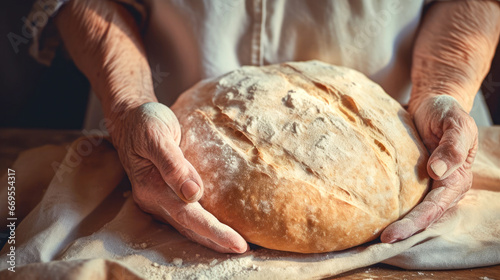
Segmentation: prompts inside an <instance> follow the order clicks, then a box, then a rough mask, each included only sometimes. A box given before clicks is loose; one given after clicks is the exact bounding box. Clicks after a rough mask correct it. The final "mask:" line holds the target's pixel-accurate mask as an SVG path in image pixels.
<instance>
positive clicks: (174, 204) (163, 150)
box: [111, 102, 248, 253]
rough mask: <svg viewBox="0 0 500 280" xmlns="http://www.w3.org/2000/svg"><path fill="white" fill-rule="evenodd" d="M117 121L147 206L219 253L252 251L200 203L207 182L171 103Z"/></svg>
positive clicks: (117, 137) (137, 193) (136, 188)
mask: <svg viewBox="0 0 500 280" xmlns="http://www.w3.org/2000/svg"><path fill="white" fill-rule="evenodd" d="M117 123H118V124H119V125H115V126H114V127H115V128H114V129H113V130H112V133H111V136H112V138H113V142H114V144H115V147H116V148H117V150H118V154H119V156H120V160H121V161H122V164H123V165H124V168H125V171H126V172H127V174H128V176H129V179H130V181H131V183H132V192H133V196H134V200H135V201H136V203H137V204H138V205H139V206H140V208H141V209H142V210H144V211H145V212H148V213H151V214H153V216H155V218H157V219H159V220H162V221H165V222H168V223H169V224H171V225H172V226H174V227H175V228H176V229H177V230H178V231H179V232H180V233H182V234H183V235H185V236H186V237H188V238H190V239H192V240H194V241H196V242H198V243H200V244H202V245H204V246H206V247H209V248H211V249H214V250H216V251H218V252H223V253H243V252H245V251H246V250H247V249H248V244H247V243H246V241H245V240H244V239H243V237H241V236H240V235H239V234H238V233H237V232H236V231H234V230H233V229H231V228H230V227H228V226H227V225H224V224H222V223H220V222H219V221H218V220H217V218H215V217H214V216H213V215H212V214H210V213H209V212H207V211H206V210H205V209H203V207H202V206H201V205H200V204H199V203H198V202H197V201H198V200H199V199H200V198H201V196H202V194H203V182H202V180H201V178H200V176H199V174H198V172H196V170H195V169H194V167H193V166H192V165H191V164H190V163H189V162H188V161H187V160H186V159H185V158H184V155H183V153H182V151H181V149H180V148H179V143H180V138H181V131H180V127H179V123H178V121H177V118H176V117H175V115H174V113H173V112H172V111H171V110H170V109H169V108H168V107H166V106H164V105H162V104H160V103H153V102H152V103H146V104H143V105H142V106H139V107H137V108H136V109H133V110H131V111H129V112H127V115H126V116H125V117H124V118H123V120H121V121H119V122H117Z"/></svg>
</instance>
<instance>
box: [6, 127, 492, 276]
mask: <svg viewBox="0 0 500 280" xmlns="http://www.w3.org/2000/svg"><path fill="white" fill-rule="evenodd" d="M80 135H81V133H80V132H79V131H75V130H40V129H5V128H0V171H1V173H3V172H5V171H4V170H6V168H8V167H9V166H10V164H12V162H14V160H15V159H16V157H17V154H18V153H19V152H21V151H23V150H26V149H29V148H33V147H37V146H42V145H46V144H56V145H61V144H65V143H68V142H70V141H73V140H74V139H76V138H77V137H78V136H80ZM298 278H300V276H299V275H298ZM331 279H342V280H368V279H408V280H412V279H420V280H423V279H443V280H444V279H457V280H462V279H463V280H466V279H480V280H490V279H495V280H500V265H496V266H489V267H482V268H474V269H461V270H446V271H409V270H403V269H400V268H396V267H392V266H389V265H383V264H377V265H373V266H370V267H366V268H360V269H356V270H353V271H350V272H347V273H344V274H341V275H338V276H336V277H333V278H331Z"/></svg>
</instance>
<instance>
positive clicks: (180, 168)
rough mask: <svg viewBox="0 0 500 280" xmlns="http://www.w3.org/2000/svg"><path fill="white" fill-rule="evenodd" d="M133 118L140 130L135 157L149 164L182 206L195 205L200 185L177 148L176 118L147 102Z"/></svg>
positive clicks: (178, 130)
mask: <svg viewBox="0 0 500 280" xmlns="http://www.w3.org/2000/svg"><path fill="white" fill-rule="evenodd" d="M137 110H138V112H137V114H136V116H135V118H136V119H137V121H136V122H137V123H138V124H139V129H137V128H136V129H135V130H134V131H133V132H132V133H134V134H137V135H140V136H138V140H139V141H138V143H139V144H140V145H142V147H137V153H138V154H139V155H140V156H142V157H143V158H145V159H148V160H150V161H151V162H152V163H153V164H154V165H155V166H156V168H157V169H158V171H159V172H160V175H161V177H162V178H163V180H164V181H165V183H167V185H168V186H169V187H170V188H171V189H172V190H173V191H174V192H175V193H176V194H177V196H179V197H180V198H181V199H182V200H184V201H185V202H195V201H198V200H199V199H200V198H201V196H202V195H203V182H202V180H201V178H200V175H198V172H197V171H196V170H195V169H194V167H193V166H192V165H191V163H189V162H188V161H187V160H186V159H185V158H184V154H183V153H182V151H181V149H180V148H179V142H180V134H181V132H180V127H179V123H178V121H177V118H176V117H175V114H174V113H173V112H172V111H171V110H170V109H169V108H168V107H167V106H165V105H163V104H160V103H155V102H150V103H146V104H143V105H141V106H140V107H139V108H138V109H137Z"/></svg>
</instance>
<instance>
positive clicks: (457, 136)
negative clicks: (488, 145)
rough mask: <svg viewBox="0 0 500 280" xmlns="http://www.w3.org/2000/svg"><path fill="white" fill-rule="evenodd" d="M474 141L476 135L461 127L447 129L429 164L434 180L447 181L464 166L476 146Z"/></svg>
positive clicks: (428, 167)
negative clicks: (446, 179)
mask: <svg viewBox="0 0 500 280" xmlns="http://www.w3.org/2000/svg"><path fill="white" fill-rule="evenodd" d="M473 139H474V135H473V134H472V133H466V132H465V131H464V129H463V128H461V127H460V126H453V127H451V128H448V129H446V130H445V131H444V133H443V136H442V137H441V140H440V141H439V145H438V146H437V147H436V149H435V150H434V151H433V152H432V154H431V156H430V158H429V161H428V163H427V172H428V173H429V175H430V176H431V177H432V179H434V180H442V179H445V178H447V177H448V176H449V175H450V174H452V173H453V172H454V171H455V170H457V168H459V167H460V166H462V165H463V164H464V162H465V161H466V160H467V158H468V157H469V154H470V151H471V149H472V148H473V146H474V145H473V143H474V141H473Z"/></svg>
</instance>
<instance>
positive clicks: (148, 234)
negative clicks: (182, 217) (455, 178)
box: [0, 127, 500, 279]
mask: <svg viewBox="0 0 500 280" xmlns="http://www.w3.org/2000/svg"><path fill="white" fill-rule="evenodd" d="M479 135H480V145H479V147H480V148H479V149H480V150H479V153H478V156H477V159H476V163H475V166H478V168H476V167H475V168H474V172H475V173H474V176H475V178H476V177H477V178H480V179H479V180H475V181H474V185H473V186H474V188H475V189H472V190H471V191H469V192H468V193H467V195H466V196H465V197H464V199H463V200H462V201H461V202H460V203H459V204H458V205H457V206H456V207H454V208H453V209H451V210H450V211H447V212H446V214H445V215H444V216H443V217H442V218H441V219H440V220H439V221H438V222H436V223H435V224H433V225H432V226H431V227H430V228H429V229H427V230H425V231H423V232H421V233H419V234H416V235H415V236H413V237H411V238H409V239H407V240H404V241H401V242H398V243H395V244H383V243H377V242H372V243H370V244H365V245H362V246H358V247H355V248H352V249H349V250H345V251H341V252H335V253H323V254H296V253H286V252H279V251H272V250H267V249H262V248H255V249H252V250H251V251H250V252H248V253H245V254H243V255H228V254H220V253H217V252H214V251H211V250H210V249H207V248H204V247H202V246H201V245H198V244H195V243H193V242H191V241H189V240H188V239H186V238H185V237H183V236H182V235H180V234H179V233H177V232H176V231H175V230H174V229H173V228H172V227H171V226H169V225H166V224H162V223H159V222H156V221H154V220H153V219H152V218H151V217H150V216H149V215H148V214H146V213H144V212H142V211H141V210H140V209H139V208H138V207H137V206H136V205H135V204H134V203H133V199H132V197H131V196H130V193H129V190H130V186H129V185H128V183H127V182H121V181H120V180H121V178H122V177H123V170H122V169H121V168H118V167H119V166H120V165H119V164H118V163H119V161H118V158H117V156H116V153H115V152H114V151H113V150H112V148H111V146H110V145H109V143H103V144H102V145H100V146H99V147H98V148H96V149H93V151H92V153H91V154H90V155H89V156H87V157H84V158H83V161H82V162H81V163H80V164H78V165H76V166H74V167H73V168H72V169H71V171H68V170H66V172H63V171H61V170H58V173H59V175H60V176H58V175H56V176H54V177H53V179H52V181H51V182H50V184H49V186H48V189H47V191H46V193H45V195H44V197H43V199H42V200H41V201H40V203H39V204H38V205H32V204H31V205H30V204H29V203H32V202H26V204H24V205H29V207H31V208H32V209H33V210H32V211H31V212H30V213H29V214H28V216H26V218H24V220H23V221H22V222H21V223H20V224H19V226H18V228H17V230H16V234H17V236H18V239H17V240H16V256H17V257H18V258H17V263H16V273H12V272H10V271H8V270H6V268H7V267H8V264H7V256H6V254H7V250H8V247H7V246H5V247H4V248H3V250H2V251H1V252H0V269H1V270H2V271H0V279H4V278H7V277H8V278H9V279H25V278H31V277H34V276H38V275H44V276H46V277H47V278H56V277H57V278H63V279H88V278H89V277H90V275H91V277H92V278H93V279H114V278H120V279H124V278H125V279H181V278H182V279H234V278H238V279H261V278H263V277H265V278H267V279H273V278H274V279H276V278H279V279H287V278H288V279H295V278H297V277H298V276H300V278H321V277H327V276H332V275H336V274H339V273H342V272H345V271H349V270H352V269H356V268H360V267H365V266H369V265H371V264H374V263H378V262H385V263H389V264H392V265H397V266H399V267H403V268H409V269H456V268H469V267H476V266H487V265H493V264H499V263H500V204H499V203H498V201H500V179H496V181H495V176H497V177H496V178H498V173H495V170H500V164H499V163H500V155H498V154H496V152H495V151H496V150H497V148H496V149H491V148H490V149H483V147H488V145H493V144H492V143H497V144H496V145H497V146H496V147H498V141H499V139H500V127H488V128H480V134H479ZM79 141H82V139H80V140H79ZM76 143H78V142H76ZM73 145H75V143H74V144H73ZM39 154H40V149H38V150H37V149H34V150H31V151H28V152H26V153H25V154H24V155H23V157H20V158H19V159H18V161H16V163H14V165H13V168H14V169H15V170H16V172H17V174H32V175H35V174H37V173H36V172H34V171H35V170H33V166H31V165H30V164H28V162H30V158H37V156H38V155H39ZM97 159H99V160H97ZM70 160H71V156H70V155H66V157H65V159H64V160H63V162H62V164H63V165H62V166H64V164H65V163H66V164H67V163H68V162H69V161H70ZM60 161H61V158H60V156H57V153H55V154H54V157H53V158H51V157H49V156H46V157H45V158H44V161H40V164H41V165H50V164H52V163H53V162H60ZM117 166H118V167H117ZM479 167H480V168H479ZM46 170H49V169H46ZM483 170H484V174H482V173H480V172H482V171H483ZM25 172H27V173H25ZM47 172H49V171H47ZM44 175H47V174H44ZM53 175H54V174H52V176H53ZM483 175H484V176H483ZM97 178H98V179H97ZM481 178H484V179H481ZM2 180H3V181H4V182H6V181H7V180H6V178H3V179H2ZM29 182H31V183H32V182H33V181H31V180H30V181H29ZM29 182H28V183H29ZM483 182H487V183H484V184H486V187H485V188H486V189H489V190H480V188H481V187H482V185H481V184H483ZM28 183H26V184H24V185H22V184H18V185H17V188H18V189H23V190H25V191H26V190H29V189H30V188H37V187H40V186H39V185H38V184H33V183H32V184H31V185H30V184H28ZM19 199H22V198H19ZM35 206H36V207H35Z"/></svg>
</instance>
